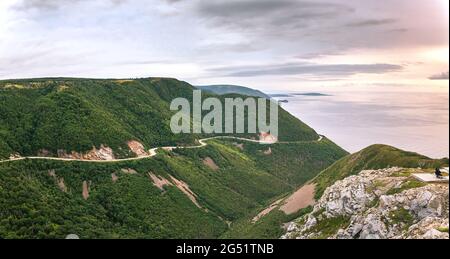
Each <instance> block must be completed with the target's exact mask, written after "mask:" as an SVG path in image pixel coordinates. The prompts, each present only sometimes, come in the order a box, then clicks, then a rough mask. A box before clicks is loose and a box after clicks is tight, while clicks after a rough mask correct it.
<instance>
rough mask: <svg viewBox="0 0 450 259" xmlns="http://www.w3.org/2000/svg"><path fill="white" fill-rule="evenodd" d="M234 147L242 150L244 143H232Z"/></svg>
mask: <svg viewBox="0 0 450 259" xmlns="http://www.w3.org/2000/svg"><path fill="white" fill-rule="evenodd" d="M233 144H234V146H235V147H237V148H239V149H240V150H244V144H242V143H241V144H239V143H233Z"/></svg>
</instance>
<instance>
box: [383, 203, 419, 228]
mask: <svg viewBox="0 0 450 259" xmlns="http://www.w3.org/2000/svg"><path fill="white" fill-rule="evenodd" d="M389 218H390V219H391V221H392V223H393V224H397V225H404V229H407V228H409V227H410V226H411V225H412V224H413V223H414V217H413V216H412V215H411V213H410V212H409V211H408V210H406V209H404V208H400V209H398V210H395V211H392V212H391V213H389Z"/></svg>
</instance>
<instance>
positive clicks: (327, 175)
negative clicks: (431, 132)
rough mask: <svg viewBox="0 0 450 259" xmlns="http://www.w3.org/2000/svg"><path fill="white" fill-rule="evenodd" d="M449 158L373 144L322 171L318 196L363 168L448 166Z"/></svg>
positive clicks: (318, 180) (317, 189) (319, 178)
mask: <svg viewBox="0 0 450 259" xmlns="http://www.w3.org/2000/svg"><path fill="white" fill-rule="evenodd" d="M448 163H449V161H448V158H444V159H440V160H437V159H431V158H428V157H426V156H422V155H419V154H417V153H413V152H407V151H403V150H400V149H397V148H394V147H391V146H386V145H373V146H370V147H368V148H365V149H363V150H361V151H359V152H357V153H355V154H352V155H348V156H346V157H344V158H342V159H341V160H339V161H337V162H336V163H334V164H333V165H332V166H330V167H329V168H327V169H326V170H324V171H323V172H321V173H320V174H319V175H318V176H317V177H316V178H315V179H314V181H313V182H314V183H315V184H316V198H317V199H319V198H320V197H321V196H322V194H323V192H324V191H325V189H326V188H327V187H329V186H331V185H332V184H334V183H335V182H336V181H339V180H342V179H344V178H346V177H348V176H351V175H356V174H358V173H359V172H361V171H362V170H377V169H384V168H389V167H403V168H425V169H427V168H428V169H430V168H431V169H434V168H437V167H442V166H446V165H447V166H448Z"/></svg>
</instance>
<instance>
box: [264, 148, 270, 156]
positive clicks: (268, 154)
mask: <svg viewBox="0 0 450 259" xmlns="http://www.w3.org/2000/svg"><path fill="white" fill-rule="evenodd" d="M264 155H266V156H270V155H272V148H270V147H269V149H267V150H266V151H264Z"/></svg>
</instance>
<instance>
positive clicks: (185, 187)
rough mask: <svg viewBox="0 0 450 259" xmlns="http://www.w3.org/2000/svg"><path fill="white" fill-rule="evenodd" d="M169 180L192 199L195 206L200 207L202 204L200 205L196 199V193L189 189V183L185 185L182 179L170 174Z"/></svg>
mask: <svg viewBox="0 0 450 259" xmlns="http://www.w3.org/2000/svg"><path fill="white" fill-rule="evenodd" d="M170 180H171V181H172V182H173V183H174V184H175V186H176V187H177V188H178V189H179V190H180V191H182V192H183V193H184V194H186V196H187V197H188V198H189V199H190V200H191V201H192V203H194V204H195V206H197V207H199V208H202V206H200V204H199V203H198V201H197V195H196V194H195V193H194V192H193V191H191V189H190V188H189V185H187V184H186V183H185V182H183V181H180V180H178V179H176V178H175V177H173V176H170Z"/></svg>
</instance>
